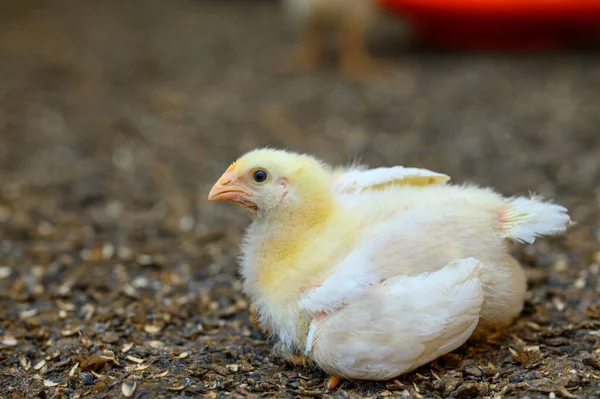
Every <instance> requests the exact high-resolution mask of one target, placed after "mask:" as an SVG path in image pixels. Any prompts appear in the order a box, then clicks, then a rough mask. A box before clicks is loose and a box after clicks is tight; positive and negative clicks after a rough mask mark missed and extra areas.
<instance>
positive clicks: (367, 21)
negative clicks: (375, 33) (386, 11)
mask: <svg viewBox="0 0 600 399" xmlns="http://www.w3.org/2000/svg"><path fill="white" fill-rule="evenodd" d="M347 7H348V9H347V10H346V11H344V12H342V14H341V18H340V23H339V27H338V28H339V30H338V32H339V45H340V64H341V71H342V73H343V74H344V75H346V76H347V77H349V78H353V79H364V78H368V77H371V76H372V75H373V74H374V73H377V72H383V70H384V69H385V68H384V66H385V63H384V62H383V61H381V60H379V59H376V58H375V57H373V56H372V55H371V54H370V52H369V48H368V37H369V31H370V29H371V28H372V27H373V26H375V24H376V22H377V20H379V18H380V17H381V15H380V12H381V10H380V9H379V7H378V5H377V0H353V1H352V3H348V4H347Z"/></svg>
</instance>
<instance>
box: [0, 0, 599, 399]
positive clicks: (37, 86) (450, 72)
mask: <svg viewBox="0 0 600 399" xmlns="http://www.w3.org/2000/svg"><path fill="white" fill-rule="evenodd" d="M539 2H540V3H541V1H539ZM407 3H411V2H407ZM508 3H511V2H508ZM423 4H425V3H423ZM411 7H412V8H410V10H412V11H411V12H413V13H415V12H417V11H414V10H415V8H414V6H411ZM407 10H408V8H407ZM434 14H435V13H434ZM438 14H439V10H438ZM588 14H589V12H588ZM411 15H414V14H411ZM590 15H591V14H590ZM438 17H439V15H438ZM417 20H418V21H417V22H418V23H419V26H426V25H427V24H428V23H426V22H423V19H422V17H419V18H417ZM415 21H416V20H414V19H411V18H409V16H405V17H401V16H399V15H397V14H394V13H392V12H391V8H390V9H388V11H383V12H382V15H381V19H379V20H377V22H376V23H375V24H374V26H373V27H372V30H371V33H370V35H369V39H368V40H369V52H370V53H371V54H372V55H374V56H376V57H378V58H379V59H383V60H385V61H386V63H387V64H388V71H387V73H386V74H385V75H382V76H381V77H380V78H379V79H376V80H373V81H368V82H361V81H352V80H349V79H346V78H345V77H344V76H342V75H341V74H340V73H339V69H338V68H337V65H336V63H337V61H336V58H335V51H336V50H335V49H336V47H335V44H332V46H331V48H329V49H328V53H327V54H328V55H327V62H325V64H324V65H323V66H322V67H319V68H317V69H316V70H314V71H311V72H306V73H294V74H282V73H280V72H279V71H278V64H277V62H279V61H278V60H280V59H281V55H282V54H285V51H286V50H288V49H289V48H291V47H293V46H294V45H296V44H297V43H298V40H299V34H298V27H297V26H296V25H294V24H291V23H290V21H289V19H288V18H287V17H286V16H285V15H284V13H283V12H282V9H281V4H280V3H279V2H276V1H268V0H261V1H241V0H240V1H233V0H218V1H208V0H172V1H169V2H166V1H159V0H130V1H117V0H105V1H83V0H52V1H49V0H29V1H21V0H2V1H0V184H1V191H0V229H1V230H0V289H1V290H0V338H1V340H0V347H1V348H0V349H2V350H0V368H2V369H3V371H2V372H1V373H0V379H5V384H6V385H4V386H7V387H9V388H7V389H8V391H7V392H9V393H10V395H13V397H20V396H19V395H25V396H28V397H30V396H29V395H31V394H38V393H40V392H48V394H50V395H52V394H54V393H56V392H63V393H65V392H66V394H67V396H68V395H75V394H83V393H85V392H87V393H88V394H90V395H92V396H94V395H99V396H101V395H106V394H109V393H110V394H115V395H116V394H120V393H119V392H120V390H121V389H124V391H123V392H125V393H131V395H130V396H133V395H137V396H139V395H142V394H143V393H144V392H146V393H152V392H155V393H156V392H163V393H165V394H169V395H171V394H172V395H179V394H182V395H183V394H185V393H187V394H188V395H189V394H194V393H196V394H200V393H202V394H207V393H210V394H211V395H213V394H214V395H216V394H217V393H218V392H229V393H232V392H233V393H234V394H237V395H242V396H244V395H247V394H249V393H255V394H264V393H265V392H266V393H268V392H271V393H273V392H279V393H278V394H281V395H284V394H285V395H288V394H289V395H291V396H294V395H296V394H298V392H299V391H303V390H311V389H321V388H322V384H321V382H322V377H323V376H322V375H321V374H319V373H318V372H310V371H306V372H305V374H304V377H302V376H299V374H298V373H299V371H298V370H294V369H293V368H291V367H289V366H288V367H287V368H286V367H283V366H282V364H281V363H278V361H277V360H275V359H272V358H270V357H269V349H270V346H269V345H268V344H267V343H266V341H265V340H264V337H262V336H261V335H260V334H259V333H258V332H256V331H254V329H253V328H252V326H251V324H250V322H249V321H248V318H247V314H246V312H245V311H246V309H247V306H248V304H247V303H246V302H245V300H244V298H243V296H242V295H241V285H240V281H239V278H238V277H237V274H236V265H235V257H236V255H237V251H238V246H239V242H240V236H241V234H242V228H243V227H244V226H245V225H246V224H247V222H248V220H247V219H246V218H245V217H244V216H243V215H242V214H241V213H238V212H235V211H233V208H232V207H230V206H226V205H224V204H212V203H209V202H208V201H206V196H207V194H208V191H209V189H210V186H211V185H212V184H213V183H214V182H215V181H216V179H217V178H218V177H219V176H220V175H221V173H222V172H223V171H224V170H225V169H226V168H227V166H228V165H229V164H230V163H231V162H232V161H233V160H234V159H235V158H237V157H238V156H239V155H241V154H243V153H244V152H245V151H248V150H250V149H253V148H256V147H259V146H267V145H268V146H274V147H281V148H289V149H292V150H295V151H301V152H310V153H312V154H314V155H316V156H318V157H321V158H322V159H324V160H325V161H327V162H330V163H333V164H338V163H347V162H350V161H352V160H356V159H360V160H361V161H363V162H365V163H367V164H370V165H372V166H390V165H406V166H415V167H424V168H427V169H431V170H435V171H439V172H442V173H446V174H448V175H450V176H452V178H453V181H455V182H459V183H462V182H473V183H477V184H482V185H489V186H492V187H495V188H497V189H498V190H499V191H500V192H502V193H503V194H506V195H513V194H515V195H516V194H521V195H523V194H525V195H526V194H527V193H528V192H530V191H532V192H535V193H539V194H542V195H544V196H547V197H550V198H553V199H556V201H558V202H559V203H561V204H563V205H565V206H567V207H568V208H569V209H570V212H571V215H572V218H573V219H574V220H575V221H577V222H578V223H579V224H578V226H576V227H575V228H573V229H572V231H571V233H570V234H569V235H568V236H567V238H564V239H556V240H544V241H543V242H539V243H536V244H535V245H534V246H528V247H524V248H523V247H521V248H520V249H515V254H516V256H517V257H518V258H519V259H520V260H521V261H522V262H523V264H524V265H526V266H528V267H529V268H530V269H531V270H530V273H532V276H534V277H535V278H534V280H533V281H535V282H536V284H534V285H533V286H532V294H531V297H530V299H529V300H528V304H527V307H526V310H525V312H524V317H523V319H522V320H521V321H520V324H518V326H517V327H515V328H516V330H515V331H517V332H518V334H516V336H518V337H517V338H515V336H509V337H508V338H503V339H504V341H499V343H490V345H495V346H493V347H494V349H495V351H492V352H490V351H489V350H479V351H478V352H477V351H476V352H477V353H478V354H477V356H481V357H480V358H477V357H476V356H475V355H474V354H472V353H471V354H470V356H468V357H466V359H467V360H462V359H463V358H462V357H461V356H462V355H460V353H461V352H460V351H459V355H457V356H458V363H452V361H449V363H444V362H441V363H439V364H436V365H435V366H434V367H437V369H436V370H437V371H436V373H437V374H436V375H438V376H439V375H441V376H442V377H443V378H446V379H448V378H454V379H457V378H458V379H460V381H461V384H462V382H463V381H467V380H469V378H470V380H472V381H475V382H474V383H476V384H479V385H477V386H475V388H473V387H472V386H469V388H464V389H470V390H472V392H471V391H468V392H467V394H469V392H471V393H473V392H475V393H474V394H475V395H477V394H481V395H482V392H483V391H482V390H483V389H484V388H485V389H486V391H485V392H490V394H491V393H494V392H496V393H497V392H500V391H502V389H504V392H517V393H518V392H521V393H522V392H525V391H527V392H531V391H530V388H525V387H524V386H519V385H518V384H519V383H521V382H522V381H523V380H524V379H526V378H525V377H522V378H521V377H519V378H521V380H518V379H515V378H516V377H517V376H522V375H524V373H526V372H533V371H536V372H537V373H538V374H535V373H534V374H533V377H532V376H531V375H530V377H531V379H534V380H542V382H540V381H538V382H537V385H535V384H534V385H535V386H537V387H538V388H539V387H541V388H539V389H537V388H536V389H537V390H534V392H538V393H540V392H542V393H543V392H545V394H548V393H549V392H562V391H561V390H563V391H564V392H567V393H569V392H571V390H573V392H575V391H574V390H576V389H580V390H581V389H583V391H580V392H588V391H586V390H589V392H592V391H593V389H595V388H594V387H595V386H596V385H595V384H596V382H595V381H597V380H594V379H593V378H592V377H590V376H589V375H590V374H589V373H590V370H594V366H593V364H594V361H595V360H585V361H584V359H589V356H596V355H594V353H595V352H594V351H595V350H596V351H597V348H598V347H599V346H600V344H599V343H598V339H597V338H598V335H597V334H596V335H593V334H589V330H592V329H593V328H594V326H596V328H597V326H598V324H594V323H597V320H599V319H600V307H599V306H598V299H597V293H596V291H597V289H598V288H600V287H599V286H598V269H599V264H600V210H599V209H600V184H599V183H600V58H599V57H598V52H597V48H596V47H595V43H596V41H597V37H595V34H594V33H593V31H592V30H585V32H584V33H585V34H584V35H581V36H580V37H578V38H577V39H578V40H579V39H582V38H583V39H584V40H580V41H579V42H578V44H581V45H582V46H580V47H582V48H577V49H575V48H567V49H564V48H563V49H561V50H560V51H551V50H547V49H546V50H545V51H541V52H540V51H533V52H532V51H526V52H524V51H496V50H497V49H493V50H495V51H488V50H486V49H485V48H481V49H477V51H472V49H470V50H465V47H469V46H468V45H465V46H462V48H461V47H459V46H457V47H443V48H436V47H432V46H431V45H428V44H431V43H427V42H423V41H420V40H418V39H419V36H418V30H415V26H416V25H411V23H414V22H415ZM440 23H441V22H440ZM436 26H442V25H436ZM461 26H465V25H461ZM503 26H506V27H508V26H509V25H503ZM599 26H600V24H599ZM565 29H566V28H564V29H562V31H563V32H566V33H565V34H566V35H567V36H569V34H568V32H567V31H566V30H565ZM451 31H453V30H452V29H450V32H451ZM454 32H455V31H454ZM469 32H470V33H469V34H471V35H472V34H473V33H472V32H474V31H469ZM580 33H581V32H580ZM438 34H439V32H438ZM443 36H444V34H443V31H442V37H443ZM466 36H467V37H468V36H469V35H466ZM437 37H438V38H439V36H437ZM599 37H600V36H599ZM453 40H454V39H453ZM456 40H464V36H462V38H459V39H456ZM518 40H521V39H518ZM433 42H435V40H433ZM452 43H453V44H456V42H452ZM437 44H439V42H438V43H437ZM446 44H448V43H446ZM463 44H464V43H463ZM471 44H472V43H471ZM512 44H513V45H514V44H515V42H514V40H513V42H512ZM571 44H572V43H571ZM483 47H485V46H483ZM517 47H518V46H517ZM513 50H514V49H513ZM528 323H529V324H528ZM586 323H587V324H586ZM532 325H533V326H534V327H531V326H532ZM528 326H529V327H528ZM536 326H537V327H536ZM567 326H569V328H567ZM557 337H558V338H560V339H564V340H565V341H564V342H562V343H561V342H558V341H554V344H551V343H547V342H546V341H545V340H549V339H556V338H557ZM594 337H595V338H594ZM130 344H131V345H132V346H131V347H129V349H128V348H127V346H128V345H130ZM540 345H541V348H542V349H543V356H542V357H541V358H540V359H545V360H540V359H538V360H537V362H538V363H537V365H536V366H532V367H533V368H531V367H530V366H531V364H534V363H532V362H533V361H532V362H530V363H527V361H526V360H523V361H521V360H522V359H521V360H519V362H517V363H514V362H513V363H511V362H506V361H505V360H503V359H505V358H506V357H507V356H508V358H510V356H511V355H510V353H509V352H508V350H507V349H506V348H507V347H508V346H511V348H513V349H519V348H521V349H523V348H525V347H526V346H538V349H539V346H540ZM563 347H566V348H567V349H561V350H562V352H561V350H555V348H563ZM502 348H504V349H502ZM544 348H546V349H544ZM548 348H550V349H548ZM569 348H570V349H569ZM125 349H127V350H125ZM480 349H481V348H480ZM519 350H520V349H519ZM523 350H524V349H523ZM106 351H110V353H113V355H112V356H113V358H114V359H115V361H116V362H117V363H119V362H120V363H122V364H123V365H126V366H127V367H128V368H123V367H121V368H119V367H117V366H116V365H115V363H114V362H113V361H112V360H106V359H107V356H108V358H109V359H110V356H111V355H110V354H108V355H107V353H108V352H106ZM465 353H466V352H464V351H463V354H465ZM519 353H520V352H519ZM523 353H525V352H523ZM528 353H529V352H528ZM101 354H103V355H101ZM565 354H566V355H567V356H566V357H565V356H563V355H565ZM102 356H104V357H102ZM127 356H133V358H134V359H137V360H133V361H132V360H131V359H129V360H127ZM486 356H487V357H486ZM528 356H529V355H528ZM452 359H453V358H451V359H450V360H452ZM473 359H476V360H473ZM477 359H479V360H477ZM594 359H595V358H594ZM138 360H140V362H138ZM472 361H475V362H477V363H476V365H477V367H479V368H483V369H484V372H482V373H481V374H479V373H475V374H468V373H466V372H464V367H466V366H468V365H471V363H469V362H472ZM465 362H467V363H465ZM490 363H493V364H495V367H499V368H501V367H507V369H506V370H505V371H506V373H505V374H502V376H501V377H497V378H496V379H495V380H494V379H493V378H492V377H490V376H493V375H494V374H495V371H494V370H493V369H491V368H490V369H489V370H487V371H486V370H485V367H489V364H490ZM515 364H516V365H515ZM596 364H597V368H600V360H598V363H596ZM75 365H77V368H76V369H75V371H73V367H75ZM144 365H148V367H150V368H147V369H142V370H138V371H137V372H136V371H132V370H133V368H134V367H143V366H144ZM528 367H530V368H528ZM544 367H546V369H543V368H544ZM168 369H171V370H174V371H172V372H171V373H170V374H169V375H168V376H163V377H156V378H151V377H152V376H157V375H160V374H161V373H162V372H163V371H164V370H168ZM567 369H569V370H570V369H574V370H576V372H575V373H571V374H569V375H568V376H566V377H565V370H567ZM124 370H127V372H125V371H124ZM282 370H283V371H282ZM456 370H458V371H456ZM461 370H463V371H461ZM532 370H533V371H532ZM480 371H481V370H480ZM580 372H581V373H582V374H581V375H580ZM595 372H596V373H597V372H598V371H597V370H596V371H595ZM152 373H154V374H152ZM306 373H308V374H306ZM311 373H312V374H311ZM453 373H454V374H453ZM457 373H458V374H457ZM585 373H587V377H585V375H586V374H585ZM306 375H308V377H306ZM301 377H302V378H301ZM421 377H423V378H422V379H421V378H419V377H415V376H414V375H413V376H411V377H407V378H409V380H410V383H407V385H404V382H406V380H402V381H400V385H397V384H396V385H394V384H395V383H394V384H392V386H390V385H389V384H388V385H386V384H383V383H382V384H366V385H359V384H350V385H346V386H344V387H342V388H343V389H349V390H350V391H352V392H355V393H357V394H359V395H367V394H375V393H381V392H383V391H387V392H396V393H397V394H399V393H400V392H402V391H407V392H408V394H409V395H416V394H418V392H419V391H418V390H415V388H413V385H412V382H415V384H416V385H414V387H420V389H421V392H436V394H439V395H444V392H446V391H447V392H446V394H450V393H451V392H453V391H454V390H457V389H463V388H461V387H462V385H461V384H459V385H456V384H455V385H453V386H452V387H453V388H452V389H450V388H447V386H450V385H440V383H439V379H438V380H436V378H435V377H434V376H433V375H432V374H431V373H430V371H429V369H426V370H425V371H423V372H422V374H421ZM512 377H515V378H512ZM575 377H576V378H575ZM443 378H442V379H443ZM511 378H512V379H511ZM544 379H545V380H544ZM315 381H316V382H315ZM403 381H404V382H403ZM436 381H438V382H436ZM556 381H558V382H556ZM134 383H135V384H134ZM269 384H271V385H269ZM319 384H320V385H319ZM436 384H437V385H436ZM465 384H466V382H465ZM494 384H495V385H494ZM503 384H504V385H503ZM544 384H545V385H544ZM492 385H494V387H493V388H491V386H492ZM465 386H466V385H465ZM482 386H483V387H484V388H481V387H482ZM486 387H487V388H486ZM504 387H506V388H504ZM128 389H133V391H129V390H128ZM448 389H450V390H449V391H448ZM464 389H463V390H464ZM567 389H569V391H565V390H567ZM473 390H474V391H473ZM350 391H349V392H350ZM169 392H170V393H169ZM286 392H287V393H286ZM290 392H291V393H290ZM285 395H284V396H285ZM321 395H322V394H321ZM25 396H23V397H25Z"/></svg>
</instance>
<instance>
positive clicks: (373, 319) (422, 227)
mask: <svg viewBox="0 0 600 399" xmlns="http://www.w3.org/2000/svg"><path fill="white" fill-rule="evenodd" d="M449 179H450V178H449V177H448V176H446V175H444V174H440V173H435V172H432V171H429V170H425V169H417V168H403V167H392V168H375V169H366V168H363V167H358V166H351V167H348V168H332V167H330V166H328V165H326V164H324V163H323V162H321V161H319V160H317V159H315V158H314V157H311V156H308V155H300V154H296V153H292V152H286V151H281V150H271V149H261V150H255V151H252V152H250V153H248V154H246V155H244V156H242V157H241V158H240V159H238V160H237V161H236V162H235V163H233V164H232V165H231V166H230V167H229V168H228V169H227V171H226V172H225V173H224V174H223V176H222V177H221V178H220V179H219V180H218V182H217V183H216V184H215V185H214V186H213V188H212V190H211V191H210V194H209V197H208V198H209V199H210V200H227V201H233V202H235V203H238V204H240V205H242V207H243V209H246V210H248V211H249V212H250V214H251V215H252V216H253V223H252V224H251V226H250V227H249V228H248V230H247V232H246V235H245V241H244V244H243V248H242V257H241V274H242V276H243V278H244V291H245V293H246V294H248V295H249V297H250V298H251V300H252V303H253V311H254V312H255V313H256V318H257V321H258V323H259V325H260V326H261V327H262V328H263V330H264V331H266V332H268V333H269V335H270V337H271V338H272V339H274V340H275V341H276V346H275V349H276V350H277V351H278V352H279V353H280V354H281V355H283V356H284V357H285V358H287V359H288V360H289V361H291V362H293V363H300V362H304V361H305V360H310V361H313V362H314V363H316V364H317V365H318V366H319V367H321V368H322V369H324V370H325V371H326V372H327V373H329V374H330V375H331V376H332V377H331V378H330V380H329V382H328V386H329V388H333V387H334V386H335V385H336V384H337V383H339V381H340V378H349V379H369V380H386V379H390V378H393V377H395V376H397V375H400V374H402V373H405V372H408V371H410V370H413V369H415V368H417V367H419V366H421V365H423V364H425V363H427V362H429V361H432V360H434V359H435V358H437V357H439V356H441V355H444V354H446V353H448V352H450V351H452V350H454V349H456V348H458V347H459V346H461V345H462V344H463V343H465V342H466V341H467V340H468V339H469V337H471V336H478V337H483V336H485V335H486V334H489V333H491V332H493V331H497V330H500V329H503V328H505V327H507V326H509V325H510V324H511V323H512V321H513V319H514V318H515V317H516V316H517V315H518V314H519V313H520V312H521V310H522V307H523V303H524V296H525V291H526V281H525V276H524V273H523V271H522V269H521V266H520V265H519V263H518V262H517V261H516V260H515V259H513V258H512V257H511V256H510V255H509V253H508V249H507V242H506V241H507V239H512V240H516V241H519V242H527V243H532V242H534V240H535V239H536V237H538V236H543V235H556V234H560V233H563V232H564V231H565V229H566V227H567V224H568V223H569V221H570V219H569V216H568V215H567V213H566V212H567V210H566V209H565V208H563V207H562V206H559V205H555V204H552V203H548V202H543V201H542V200H540V199H539V198H535V197H533V198H525V197H517V198H505V197H503V196H501V195H499V194H497V193H495V192H494V191H492V190H491V189H487V188H479V187H476V186H469V185H460V186H458V185H451V184H447V182H448V181H449Z"/></svg>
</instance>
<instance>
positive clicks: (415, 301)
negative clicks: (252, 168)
mask: <svg viewBox="0 0 600 399" xmlns="http://www.w3.org/2000/svg"><path fill="white" fill-rule="evenodd" d="M482 270H483V265H482V264H481V263H480V262H479V261H478V260H476V259H474V258H467V259H461V260H457V261H454V262H451V263H449V264H448V265H446V266H445V267H444V268H442V269H440V270H438V271H436V272H433V273H428V274H421V275H418V276H398V277H394V278H391V279H388V280H386V281H384V282H383V284H382V285H379V286H377V288H375V287H372V288H371V289H369V290H368V292H367V293H366V294H365V296H363V297H362V298H361V300H359V301H354V302H352V303H350V304H348V305H347V306H345V307H343V308H342V309H340V310H338V311H336V312H335V313H333V314H331V315H328V316H326V317H325V318H324V319H323V318H321V320H320V321H319V322H318V323H316V324H314V326H315V327H316V328H315V329H314V330H315V331H311V338H312V340H311V342H307V348H306V349H307V350H308V351H309V352H310V355H311V356H312V357H313V358H314V359H315V360H316V361H317V363H318V364H319V365H321V367H323V368H324V369H325V370H336V371H337V372H338V375H339V374H342V375H340V376H342V377H347V378H366V379H375V380H385V379H389V378H392V377H395V376H397V375H399V374H402V373H405V372H408V371H411V370H413V369H415V368H417V367H419V366H421V365H423V364H425V363H428V362H430V361H432V360H434V359H435V358H437V357H439V356H442V355H444V354H446V353H448V352H451V351H452V350H454V349H456V348H458V347H459V346H461V345H462V344H463V343H464V342H466V340H467V339H468V338H469V337H470V336H471V334H472V333H473V331H474V330H475V328H476V327H477V324H478V322H479V314H480V310H481V306H482V304H483V300H484V294H483V288H482V283H481V280H480V276H481V273H482Z"/></svg>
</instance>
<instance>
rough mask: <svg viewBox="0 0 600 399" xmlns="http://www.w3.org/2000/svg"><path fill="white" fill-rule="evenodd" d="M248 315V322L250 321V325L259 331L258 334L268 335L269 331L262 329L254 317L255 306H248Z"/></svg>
mask: <svg viewBox="0 0 600 399" xmlns="http://www.w3.org/2000/svg"><path fill="white" fill-rule="evenodd" d="M248 313H249V314H250V320H252V324H254V327H255V328H256V329H257V330H259V331H260V332H262V333H263V334H264V335H269V329H268V328H265V327H263V326H262V325H261V324H260V323H259V322H258V318H257V317H256V305H254V304H252V305H250V309H249V310H248Z"/></svg>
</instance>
